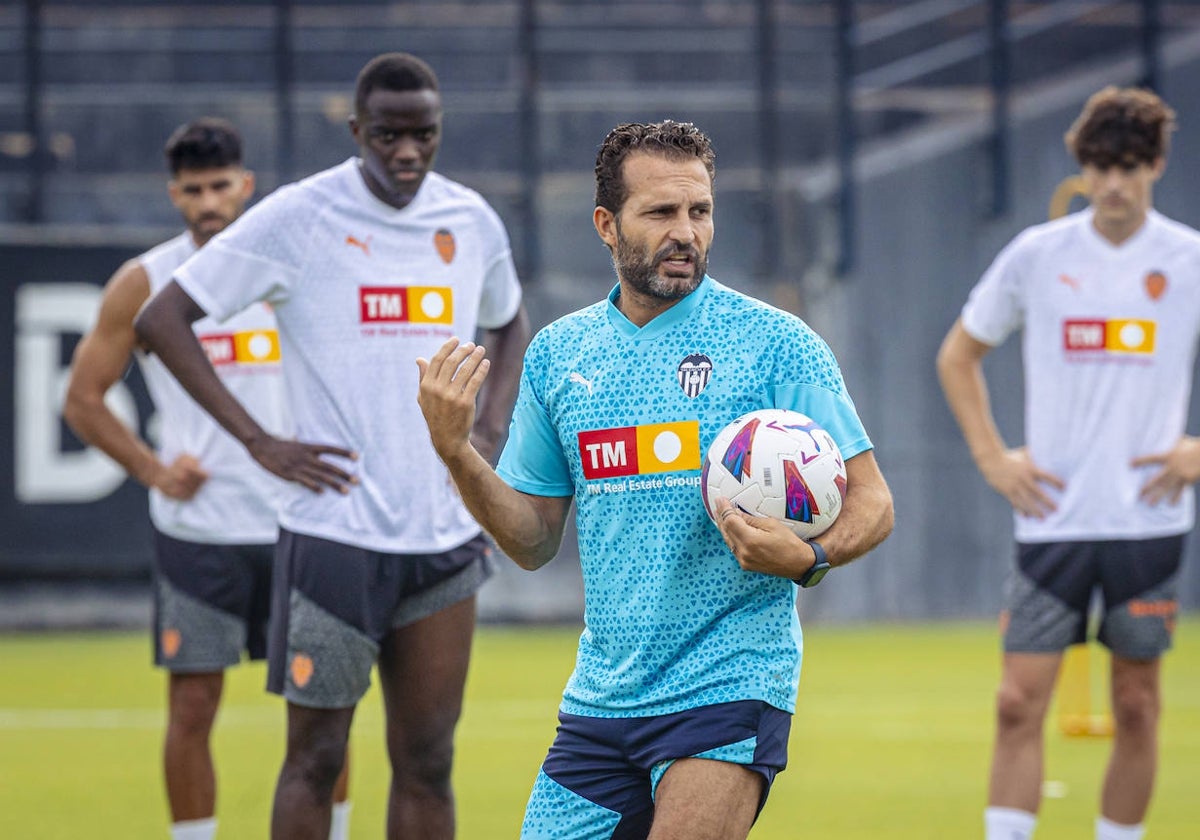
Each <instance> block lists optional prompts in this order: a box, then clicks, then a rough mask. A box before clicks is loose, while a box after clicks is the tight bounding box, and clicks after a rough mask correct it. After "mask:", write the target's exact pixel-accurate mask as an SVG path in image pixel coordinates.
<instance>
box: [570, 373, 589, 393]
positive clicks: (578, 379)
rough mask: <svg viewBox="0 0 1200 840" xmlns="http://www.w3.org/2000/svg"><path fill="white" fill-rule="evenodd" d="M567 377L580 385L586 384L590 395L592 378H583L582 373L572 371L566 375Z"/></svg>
mask: <svg viewBox="0 0 1200 840" xmlns="http://www.w3.org/2000/svg"><path fill="white" fill-rule="evenodd" d="M567 379H568V380H569V381H571V382H576V383H578V384H580V385H586V386H587V389H588V394H589V395H590V394H591V393H592V380H590V379H585V378H584V376H583V374H582V373H574V372H572V374H571V375H570V376H569V377H567Z"/></svg>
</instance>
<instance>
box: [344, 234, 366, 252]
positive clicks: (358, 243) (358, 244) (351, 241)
mask: <svg viewBox="0 0 1200 840" xmlns="http://www.w3.org/2000/svg"><path fill="white" fill-rule="evenodd" d="M346 244H347V245H353V246H354V247H355V248H358V249H360V250H361V251H362V252H363V253H364V254H366V255H367V256H368V257H369V256H371V237H370V236H368V237H367V238H366V241H363V240H362V239H359V238H358V237H357V236H351V235H350V234H346Z"/></svg>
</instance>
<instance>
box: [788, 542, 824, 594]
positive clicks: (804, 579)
mask: <svg viewBox="0 0 1200 840" xmlns="http://www.w3.org/2000/svg"><path fill="white" fill-rule="evenodd" d="M805 542H806V543H808V544H809V545H810V546H812V550H813V554H814V555H816V558H817V560H816V562H815V563H813V564H812V566H810V567H809V569H808V571H807V572H805V573H804V574H802V575H800V577H798V578H796V583H798V584H800V585H801V586H802V587H804V588H805V589H811V588H812V587H814V586H816V585H817V584H818V583H820V582H821V579H822V578H824V577H825V574H826V573H827V572H828V571H829V570H830V569H831V568H833V567H832V566H830V565H829V561H828V560H826V559H825V549H824V548H822V547H821V544H820V543H819V542H817V541H816V540H805Z"/></svg>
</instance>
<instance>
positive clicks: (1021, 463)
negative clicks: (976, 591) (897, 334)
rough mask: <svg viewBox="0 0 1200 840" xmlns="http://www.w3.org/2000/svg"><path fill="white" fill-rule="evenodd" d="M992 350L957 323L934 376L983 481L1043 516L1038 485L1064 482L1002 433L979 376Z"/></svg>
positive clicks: (1049, 505)
mask: <svg viewBox="0 0 1200 840" xmlns="http://www.w3.org/2000/svg"><path fill="white" fill-rule="evenodd" d="M991 350H992V347H991V345H989V344H985V343H984V342H982V341H979V340H978V339H976V338H974V337H972V336H971V335H970V334H969V333H967V331H966V330H965V329H963V326H962V321H961V320H959V321H956V322H955V323H954V326H953V327H951V328H950V332H949V333H948V334H947V335H946V338H945V340H944V341H943V342H942V347H941V349H940V350H939V351H938V357H937V371H938V379H939V380H940V381H941V384H942V392H943V393H944V394H945V396H946V402H947V404H948V405H949V406H950V410H951V411H952V412H953V413H954V418H955V420H957V421H958V425H959V428H961V429H962V433H963V438H964V439H965V440H966V442H967V447H968V448H969V449H970V451H971V457H972V458H974V460H975V466H976V467H978V468H979V472H980V473H981V474H982V475H983V477H984V480H986V481H987V483H988V484H989V485H991V487H992V489H994V490H995V491H996V492H997V493H999V494H1000V495H1002V496H1004V498H1006V499H1008V501H1009V504H1011V505H1012V506H1013V507H1014V508H1015V509H1016V510H1017V511H1018V512H1020V513H1021V514H1022V515H1024V516H1030V517H1034V518H1036V519H1041V518H1043V517H1044V516H1046V514H1048V513H1050V512H1051V511H1053V510H1054V509H1055V505H1054V501H1053V500H1052V499H1051V498H1050V497H1049V496H1048V495H1047V494H1046V491H1045V489H1044V488H1043V487H1042V485H1043V484H1048V485H1050V486H1051V487H1055V488H1058V489H1059V490H1061V489H1063V487H1064V484H1063V482H1062V479H1060V478H1059V477H1058V476H1056V475H1054V474H1052V473H1049V472H1046V471H1045V470H1043V469H1041V468H1039V467H1038V466H1037V465H1036V464H1035V463H1033V460H1032V459H1031V458H1030V457H1029V453H1028V452H1027V451H1026V450H1025V449H1024V448H1023V447H1022V448H1015V449H1010V448H1009V447H1008V446H1006V445H1005V443H1004V439H1003V438H1002V437H1001V436H1000V431H999V429H997V428H996V420H995V417H994V416H993V414H992V405H991V400H990V399H989V397H988V390H987V381H986V379H985V378H984V375H983V357H984V356H986V355H987V354H988V353H989V352H991Z"/></svg>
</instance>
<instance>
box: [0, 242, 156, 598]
mask: <svg viewBox="0 0 1200 840" xmlns="http://www.w3.org/2000/svg"><path fill="white" fill-rule="evenodd" d="M140 250H141V248H139V247H137V246H99V245H64V244H61V243H54V242H45V243H41V244H38V243H30V244H12V243H8V244H5V243H3V242H0V323H2V324H4V328H3V329H2V330H0V533H2V536H0V579H12V578H28V577H73V576H80V577H87V578H90V579H96V578H105V577H127V576H131V575H144V574H145V573H146V572H147V571H148V569H149V529H148V522H147V515H146V494H145V491H144V490H143V489H142V488H141V487H140V486H139V485H137V484H135V483H133V482H131V481H128V480H126V477H125V473H124V471H123V470H122V469H121V468H120V467H118V466H117V465H116V464H115V463H113V462H112V461H111V460H109V459H108V458H107V457H106V456H104V455H103V454H101V453H99V452H98V451H95V450H90V449H87V448H85V447H84V446H83V445H82V444H81V443H80V442H79V440H78V439H76V437H75V436H74V434H73V433H72V432H71V431H70V429H68V428H67V426H66V424H65V423H64V422H63V421H62V415H61V406H62V397H63V392H64V389H65V387H66V378H67V371H68V367H69V365H70V361H71V354H72V352H73V350H74V348H75V344H76V343H77V342H78V341H79V338H80V337H81V336H82V335H83V333H84V332H85V331H86V330H87V329H89V328H90V326H91V324H92V322H93V320H94V318H95V315H96V311H97V308H98V306H99V301H100V294H101V288H102V284H103V283H104V281H105V280H106V279H107V278H108V277H109V276H110V275H111V274H112V272H113V271H114V270H116V268H117V267H118V266H119V265H120V264H121V263H122V262H123V261H125V260H126V259H128V258H130V257H131V256H134V255H135V254H137V253H138V252H139V251H140ZM109 399H110V402H111V404H112V405H113V407H114V410H116V411H117V412H118V414H119V415H120V416H122V417H123V418H124V419H126V420H127V421H128V422H130V423H135V424H137V425H138V427H139V428H140V429H142V431H143V432H145V431H146V429H147V424H148V423H150V420H151V405H150V401H149V398H148V396H147V394H146V390H145V387H144V386H143V385H142V381H141V378H140V376H139V375H138V373H137V370H136V368H132V369H131V370H130V372H129V374H128V375H127V376H126V377H125V379H124V380H123V381H122V382H120V383H119V384H118V385H117V387H115V388H114V389H113V391H112V392H111V393H110V397H109Z"/></svg>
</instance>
